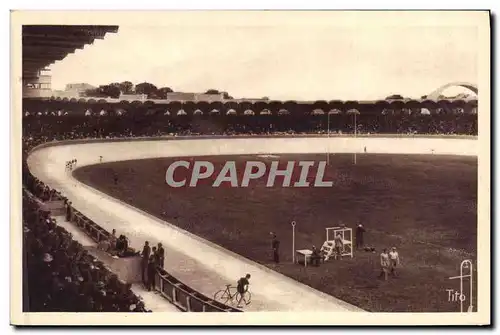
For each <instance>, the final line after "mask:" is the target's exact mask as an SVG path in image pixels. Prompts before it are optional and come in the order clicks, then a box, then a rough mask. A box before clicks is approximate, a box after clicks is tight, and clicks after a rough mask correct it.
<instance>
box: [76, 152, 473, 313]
mask: <svg viewBox="0 0 500 335" xmlns="http://www.w3.org/2000/svg"><path fill="white" fill-rule="evenodd" d="M277 156H279V158H273V157H269V158H263V157H258V156H238V157H229V156H226V157H224V156H216V157H198V158H197V159H199V160H208V161H211V162H213V163H214V165H216V169H217V166H219V167H221V166H222V165H223V164H224V163H225V162H226V161H227V160H236V161H237V167H239V168H240V169H243V166H244V164H245V162H246V161H248V160H261V161H264V162H267V163H270V161H272V160H278V159H279V160H280V161H283V162H284V161H289V160H296V161H297V160H314V161H324V160H325V158H326V157H325V155H311V154H302V155H277ZM177 159H178V158H177ZM183 159H185V158H183ZM173 160H176V159H173V158H159V159H147V160H133V161H125V162H115V163H104V164H101V165H94V166H87V167H83V168H80V169H78V170H76V171H75V172H74V174H75V177H76V178H77V179H79V180H80V181H82V182H84V183H86V184H88V185H90V186H92V187H94V188H96V189H99V190H101V191H103V192H105V193H107V194H110V195H111V196H113V197H116V198H118V199H120V200H122V201H124V202H126V203H129V204H131V205H133V206H136V207H138V208H141V209H142V210H145V211H147V212H149V213H151V214H153V215H156V216H158V217H160V218H162V219H164V220H166V221H168V222H170V223H172V224H175V225H177V226H179V227H181V228H183V229H185V230H188V231H190V232H192V233H194V234H197V235H199V236H201V237H203V238H205V239H207V240H210V241H212V242H214V243H216V244H219V245H221V246H223V247H225V248H226V249H229V250H231V251H234V252H236V253H238V254H240V255H242V256H244V257H247V258H249V259H251V260H253V261H256V262H258V263H261V264H264V265H266V266H268V267H270V268H272V269H273V270H275V271H278V272H280V273H282V274H284V275H287V276H289V277H291V278H293V279H295V280H298V281H300V282H302V283H304V284H306V285H309V286H311V287H314V288H316V289H318V290H320V291H323V292H325V293H328V294H330V295H333V296H335V297H337V298H339V299H342V300H345V301H347V302H349V303H351V304H354V305H356V306H359V307H361V308H363V309H366V310H369V311H376V312H436V311H443V312H455V311H458V310H459V305H458V303H457V302H450V301H448V293H447V291H446V290H447V289H456V290H458V289H459V281H458V280H454V281H452V280H449V279H448V277H451V276H456V275H458V274H459V265H460V262H461V261H462V260H464V259H472V260H474V262H475V260H476V250H477V242H476V238H477V158H475V157H456V156H439V155H374V154H358V156H357V164H356V165H354V164H353V156H352V155H351V154H331V155H330V165H329V166H327V169H326V172H325V179H326V180H332V181H333V182H334V185H333V187H331V188H281V187H273V188H266V187H265V184H266V181H267V180H266V179H265V178H264V179H260V180H258V181H256V182H252V183H251V184H250V187H248V188H230V187H220V188H212V187H211V182H207V183H200V185H199V186H198V187H196V188H177V189H172V188H170V187H168V186H167V185H166V183H165V171H166V169H167V167H168V165H169V163H171V162H172V161H173ZM114 175H116V176H117V177H118V183H117V184H116V185H115V183H114V178H113V177H114ZM281 180H282V179H280V178H279V177H278V178H277V181H281ZM294 220H295V221H296V222H297V226H296V244H295V245H296V249H303V248H308V249H310V248H311V246H312V245H316V246H317V247H318V248H320V247H321V245H322V244H323V242H324V240H325V228H326V227H333V226H338V225H339V224H345V225H347V226H348V227H352V228H355V226H356V224H357V223H358V222H361V223H363V225H364V226H365V228H366V230H367V232H366V233H365V238H364V239H365V244H366V245H369V246H373V247H375V248H376V253H369V252H365V251H357V252H356V251H355V253H354V258H353V259H347V258H346V259H343V260H341V261H335V260H330V261H328V262H327V263H325V264H322V265H321V266H320V267H307V268H304V267H303V266H300V265H297V264H292V262H291V261H292V254H291V249H292V231H291V225H290V222H291V221H294ZM137 224H140V222H138V223H137ZM270 231H273V232H276V234H277V236H278V239H279V240H280V241H281V248H280V254H281V263H280V264H273V263H272V257H271V256H272V255H271V251H270V249H271V247H270V244H271V241H270V234H269V232H270ZM393 246H394V247H396V248H398V250H399V254H400V257H401V261H402V264H401V265H402V266H401V268H400V269H399V274H398V276H397V277H396V278H391V277H390V278H389V280H388V281H386V282H385V281H383V280H380V279H377V277H378V274H379V272H380V268H379V254H380V251H381V250H382V248H384V247H385V248H390V247H393ZM254 289H258V288H256V287H255V288H254ZM474 295H475V294H474ZM474 306H477V304H476V303H474Z"/></svg>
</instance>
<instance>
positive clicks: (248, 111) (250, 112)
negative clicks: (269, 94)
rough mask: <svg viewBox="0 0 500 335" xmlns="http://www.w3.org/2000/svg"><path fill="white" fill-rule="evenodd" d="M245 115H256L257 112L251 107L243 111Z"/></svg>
mask: <svg viewBox="0 0 500 335" xmlns="http://www.w3.org/2000/svg"><path fill="white" fill-rule="evenodd" d="M243 115H255V112H254V111H253V110H251V109H247V110H245V111H244V112H243Z"/></svg>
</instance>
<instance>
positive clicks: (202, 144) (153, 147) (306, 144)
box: [32, 136, 479, 167]
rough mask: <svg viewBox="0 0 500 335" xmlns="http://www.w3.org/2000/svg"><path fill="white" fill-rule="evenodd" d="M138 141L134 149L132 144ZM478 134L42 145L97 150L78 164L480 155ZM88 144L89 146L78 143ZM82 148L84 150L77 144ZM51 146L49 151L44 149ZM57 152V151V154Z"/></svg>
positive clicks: (65, 152)
mask: <svg viewBox="0 0 500 335" xmlns="http://www.w3.org/2000/svg"><path fill="white" fill-rule="evenodd" d="M132 141H133V142H136V143H135V146H134V148H133V149H132V148H131V147H130V146H127V145H126V144H127V143H129V142H132ZM478 143H479V142H478V141H477V137H472V136H471V137H463V136H459V137H454V136H449V137H445V136H436V137H399V136H398V137H379V136H362V137H352V136H351V137H348V136H334V137H329V138H327V137H325V136H314V137H313V136H303V137H301V136H294V137H291V136H282V137H277V136H268V137H266V136H258V137H257V136H235V137H231V139H229V138H228V137H227V136H196V137H189V136H185V137H174V136H166V137H160V138H155V139H152V138H148V137H145V138H133V139H130V138H115V139H82V140H68V141H61V142H49V143H45V144H42V145H40V146H38V147H36V148H35V149H34V150H33V151H32V153H34V152H35V151H38V150H42V149H48V150H46V153H47V154H48V155H49V156H54V157H56V156H57V158H58V159H57V160H58V161H59V162H61V161H63V160H70V159H73V158H77V159H78V156H79V155H78V153H79V152H78V151H80V150H81V151H84V152H86V153H85V155H83V156H84V157H88V154H87V152H95V161H89V162H87V161H86V160H80V159H78V163H79V164H78V166H79V167H81V166H83V165H84V164H94V163H97V159H98V157H99V156H100V155H102V156H103V157H104V158H105V160H106V161H107V162H110V161H121V160H130V159H146V158H155V157H175V156H212V155H232V154H246V155H248V154H268V153H275V154H285V153H290V154H293V153H327V152H330V153H363V152H364V151H365V148H366V152H367V153H378V154H437V155H456V156H477V154H478V150H479V149H478ZM76 144H85V148H83V146H81V145H80V146H74V145H76ZM49 148H50V149H49ZM77 148H78V149H77ZM44 151H45V150H44ZM56 153H57V154H56Z"/></svg>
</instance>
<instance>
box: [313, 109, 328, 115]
mask: <svg viewBox="0 0 500 335" xmlns="http://www.w3.org/2000/svg"><path fill="white" fill-rule="evenodd" d="M324 114H325V111H324V110H322V109H320V108H316V109H315V110H313V111H312V115H324Z"/></svg>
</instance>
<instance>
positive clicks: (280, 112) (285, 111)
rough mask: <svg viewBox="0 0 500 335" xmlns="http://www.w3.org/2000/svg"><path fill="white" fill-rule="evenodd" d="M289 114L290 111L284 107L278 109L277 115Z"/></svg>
mask: <svg viewBox="0 0 500 335" xmlns="http://www.w3.org/2000/svg"><path fill="white" fill-rule="evenodd" d="M289 114H290V112H289V111H288V110H287V109H284V108H282V109H280V110H279V111H278V115H289Z"/></svg>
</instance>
